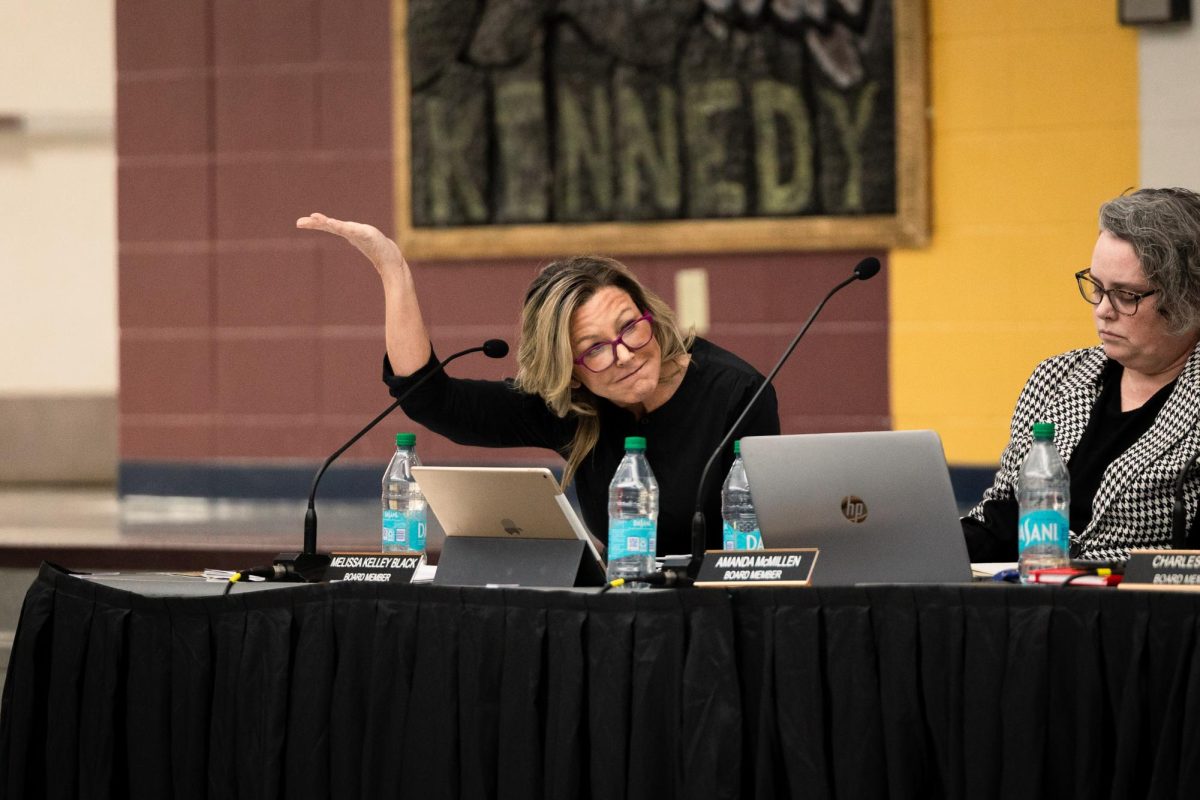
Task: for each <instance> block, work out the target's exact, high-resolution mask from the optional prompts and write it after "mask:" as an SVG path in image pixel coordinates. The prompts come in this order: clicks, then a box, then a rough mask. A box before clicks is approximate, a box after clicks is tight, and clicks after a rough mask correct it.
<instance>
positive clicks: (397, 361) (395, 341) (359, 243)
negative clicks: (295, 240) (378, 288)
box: [296, 213, 430, 375]
mask: <svg viewBox="0 0 1200 800" xmlns="http://www.w3.org/2000/svg"><path fill="white" fill-rule="evenodd" d="M296 227H297V228H302V229H304V230H313V231H325V232H326V233H332V234H334V235H336V236H340V237H342V238H343V239H345V240H346V241H347V242H349V243H350V244H352V245H354V246H355V247H357V248H358V250H359V252H361V253H362V254H363V255H364V256H366V257H367V258H368V259H370V261H371V263H372V264H373V265H374V266H375V271H376V272H378V273H379V278H380V280H382V281H383V300H384V338H385V341H386V344H387V354H388V359H389V360H390V361H391V362H392V369H393V370H395V372H396V374H397V375H411V374H412V373H414V372H416V371H417V370H419V369H420V368H421V367H423V366H425V362H426V361H428V360H429V353H430V345H429V332H428V331H426V330H425V321H424V320H423V319H422V318H421V306H420V304H419V303H418V302H417V291H416V286H415V285H414V283H413V278H412V270H410V269H409V267H408V262H407V261H405V259H404V254H403V253H401V252H400V248H399V247H397V246H396V243H395V242H393V241H392V240H391V239H389V238H388V237H386V236H384V235H383V234H382V233H381V232H380V231H379V229H378V228H376V227H375V226H374V225H364V224H363V223H361V222H346V221H343V220H339V219H333V218H331V217H327V216H325V215H324V214H318V213H313V214H309V215H308V216H307V217H301V218H300V219H298V220H296Z"/></svg>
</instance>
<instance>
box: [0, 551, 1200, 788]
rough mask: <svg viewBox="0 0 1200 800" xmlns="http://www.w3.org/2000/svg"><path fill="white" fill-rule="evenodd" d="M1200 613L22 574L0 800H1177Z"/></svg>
mask: <svg viewBox="0 0 1200 800" xmlns="http://www.w3.org/2000/svg"><path fill="white" fill-rule="evenodd" d="M1198 609H1200V597H1197V596H1195V595H1190V594H1168V593H1161V594H1160V593H1152V592H1137V591H1116V590H1111V589H1095V588H1082V587H1077V588H1051V587H1020V586H1000V585H941V586H890V585H879V586H865V587H831V588H807V589H788V590H784V589H776V590H771V589H755V590H741V591H725V590H683V591H642V592H628V591H626V592H610V593H607V594H597V593H595V592H581V591H538V590H528V589H525V590H521V589H471V588H451V587H438V586H389V585H347V584H327V585H308V586H296V587H292V588H290V589H288V590H283V591H271V592H253V593H246V594H235V595H232V596H230V597H161V596H156V597H151V596H146V595H144V594H139V593H135V592H129V591H123V590H120V589H115V588H112V587H109V586H104V585H98V584H97V583H95V582H93V581H88V580H84V579H81V578H79V577H76V576H72V575H68V574H65V573H63V572H60V571H58V570H56V569H53V568H51V567H49V566H44V567H43V568H42V570H41V572H40V575H39V577H38V578H37V580H36V581H35V583H34V584H33V585H32V587H31V588H30V589H29V592H28V595H27V598H26V601H25V606H24V609H23V611H22V616H21V622H20V627H19V629H18V632H17V638H16V641H15V643H14V647H13V653H12V658H11V662H10V666H9V672H8V678H7V682H6V684H5V688H4V696H3V706H2V709H0V791H3V792H4V796H6V797H9V798H34V797H43V796H51V797H58V796H78V797H114V798H117V797H119V798H125V797H130V798H141V797H145V798H170V797H181V798H182V797H197V798H201V797H208V798H237V797H254V798H288V799H289V800H295V798H310V797H311V798H325V797H336V798H343V797H345V798H351V797H353V798H359V797H420V798H458V797H468V798H476V797H479V798H506V797H512V798H533V797H554V798H559V797H561V798H587V797H592V798H604V799H605V800H608V799H609V798H622V797H630V798H656V799H661V798H684V797H687V798H693V797H694V798H704V797H722V798H723V797H729V798H732V797H745V798H751V797H753V798H776V797H816V798H822V797H826V798H832V797H837V798H883V797H901V798H907V797H911V798H925V797H969V798H992V797H1022V798H1036V797H1047V798H1060V797H1080V798H1083V797H1086V798H1097V797H1113V798H1124V797H1180V798H1182V797H1195V796H1197V790H1198V789H1200V652H1198V649H1197V648H1198V647H1200V644H1198V637H1197V622H1198V619H1200V616H1198V614H1197V611H1198Z"/></svg>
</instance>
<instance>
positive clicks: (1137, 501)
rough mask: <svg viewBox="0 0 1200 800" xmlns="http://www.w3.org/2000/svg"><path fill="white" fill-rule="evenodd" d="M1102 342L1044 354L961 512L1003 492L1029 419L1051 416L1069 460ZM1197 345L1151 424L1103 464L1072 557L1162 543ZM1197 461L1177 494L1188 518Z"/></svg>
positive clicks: (1093, 388) (1198, 435) (1188, 428)
mask: <svg viewBox="0 0 1200 800" xmlns="http://www.w3.org/2000/svg"><path fill="white" fill-rule="evenodd" d="M1107 360H1108V359H1107V357H1106V356H1105V355H1104V348H1103V347H1093V348H1089V349H1086V350H1072V351H1071V352H1069V353H1063V354H1062V355H1057V356H1054V357H1053V358H1049V359H1046V360H1045V361H1043V362H1042V363H1041V364H1039V365H1038V367H1037V369H1035V370H1034V371H1033V375H1031V376H1030V378H1029V380H1028V381H1027V382H1026V384H1025V388H1024V389H1023V390H1022V391H1021V396H1020V398H1018V400H1017V408H1016V411H1014V412H1013V417H1012V426H1011V429H1010V433H1009V440H1008V446H1007V447H1005V448H1004V453H1003V455H1002V456H1001V457H1000V469H999V471H998V472H997V473H996V480H995V482H994V483H993V484H992V486H991V488H989V489H988V490H987V491H986V492H984V495H983V501H982V502H980V504H979V505H977V506H975V508H973V509H971V511H970V513H969V516H971V517H974V518H975V519H977V520H979V521H980V522H982V521H983V503H984V502H987V501H988V500H1009V499H1012V498H1014V497H1015V496H1016V491H1015V488H1014V487H1015V486H1016V480H1017V475H1018V473H1019V472H1020V469H1021V462H1022V461H1023V460H1024V459H1025V455H1026V454H1027V453H1028V452H1029V448H1030V446H1031V444H1032V441H1033V431H1032V426H1033V423H1034V422H1053V423H1054V444H1055V445H1056V446H1057V447H1058V452H1059V453H1060V454H1061V455H1062V457H1063V460H1064V461H1066V462H1067V466H1068V469H1069V468H1070V459H1071V453H1072V452H1073V451H1074V450H1075V446H1076V445H1077V444H1079V438H1080V437H1081V436H1082V435H1083V431H1084V429H1085V428H1086V427H1087V424H1088V418H1089V417H1090V416H1091V413H1092V408H1093V407H1094V406H1095V404H1096V399H1097V398H1098V397H1099V396H1100V389H1101V373H1102V371H1103V369H1104V365H1105V363H1106V362H1107ZM1198 420H1200V346H1198V347H1197V348H1196V349H1195V350H1193V351H1192V355H1191V356H1190V357H1189V358H1188V360H1187V363H1186V364H1185V365H1184V368H1183V372H1182V373H1180V375H1179V378H1178V380H1177V382H1176V384H1175V388H1174V389H1173V390H1172V392H1171V395H1170V397H1168V398H1167V402H1166V404H1165V405H1164V406H1163V408H1162V410H1161V411H1159V413H1158V417H1157V418H1156V419H1155V420H1154V424H1153V425H1151V426H1150V430H1148V431H1147V432H1146V433H1145V434H1143V436H1142V437H1141V438H1140V439H1138V441H1137V442H1135V443H1134V445H1133V446H1132V447H1130V448H1129V449H1128V450H1127V451H1125V453H1123V454H1122V455H1121V456H1120V457H1119V458H1117V459H1116V460H1115V461H1113V462H1112V463H1111V464H1109V465H1108V468H1107V469H1106V470H1105V471H1104V477H1103V479H1102V480H1101V482H1100V488H1099V489H1098V490H1097V492H1096V497H1095V500H1094V501H1093V504H1092V521H1091V523H1090V524H1089V525H1088V526H1087V528H1085V529H1084V530H1083V531H1081V532H1075V531H1072V532H1071V554H1072V556H1074V557H1076V558H1094V559H1125V558H1128V557H1129V551H1130V550H1131V549H1135V548H1142V547H1170V540H1171V508H1172V506H1173V505H1174V494H1175V481H1176V479H1177V478H1178V476H1179V473H1180V471H1181V470H1182V469H1183V467H1184V465H1185V464H1186V463H1187V460H1188V459H1189V458H1190V457H1191V456H1192V455H1193V454H1195V453H1196V451H1197V450H1198V449H1200V430H1197V421H1198ZM1196 473H1200V469H1196V470H1193V474H1192V476H1191V477H1190V478H1189V480H1188V482H1187V484H1186V488H1185V490H1184V495H1185V498H1186V506H1187V517H1188V526H1189V529H1190V526H1191V522H1192V519H1193V518H1194V517H1195V516H1196V513H1197V508H1198V506H1200V476H1197V474H1196Z"/></svg>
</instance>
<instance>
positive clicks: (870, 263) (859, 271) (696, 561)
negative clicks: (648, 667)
mask: <svg viewBox="0 0 1200 800" xmlns="http://www.w3.org/2000/svg"><path fill="white" fill-rule="evenodd" d="M879 267H880V264H879V259H878V258H875V257H874V256H868V257H867V258H864V259H863V260H862V261H859V262H858V264H856V265H855V266H854V274H852V275H851V276H850V277H849V278H846V279H845V280H844V281H842V282H841V283H839V284H838V285H837V286H834V287H833V288H832V289H830V290H829V294H827V295H825V298H824V299H823V300H822V301H821V302H820V303H818V304H817V307H816V308H814V309H813V312H812V313H811V314H809V315H808V319H807V320H806V321H805V323H804V325H803V327H801V328H800V332H799V333H797V334H796V337H795V338H794V339H792V343H791V344H789V345H788V348H787V350H785V351H784V353H783V356H782V357H781V358H780V359H779V361H778V362H777V363H776V364H775V367H774V368H773V369H772V370H771V372H770V374H768V375H767V377H766V378H765V379H764V380H763V382H762V385H760V386H759V387H758V391H757V392H755V393H754V396H753V397H751V398H750V400H749V402H747V403H746V407H745V408H743V409H742V413H741V414H740V415H738V418H737V419H736V420H734V423H733V425H731V426H730V427H729V430H728V432H726V434H725V436H724V438H722V439H721V443H720V444H718V445H717V448H716V449H715V450H714V451H713V454H712V455H711V456H709V459H708V462H707V463H705V465H704V471H703V472H701V473H700V483H699V485H698V486H697V487H696V512H695V513H694V514H693V515H692V559H691V561H690V562H688V567H687V574H688V577H690V578H695V577H696V574H697V573H699V571H700V563H701V562H702V561H703V560H704V542H705V527H706V526H705V519H704V487H705V485H706V484H707V483H708V473H709V472H710V471H711V470H712V466H713V464H714V463H715V462H716V460H717V457H718V456H720V455H721V453H723V452H725V448H727V447H728V446H729V442H730V440H731V439H733V436H734V434H735V433H737V430H738V428H739V427H740V426H741V424H742V422H743V421H744V420H745V419H746V416H747V415H748V414H749V413H750V411H751V410H753V408H754V407H755V406H756V405H757V404H758V398H759V397H761V396H762V393H763V392H764V391H765V390H766V388H767V387H768V386H770V385H771V381H773V380H775V376H776V375H777V374H778V373H779V370H780V368H782V367H783V365H784V363H785V362H786V361H787V360H788V358H789V357H790V356H791V355H792V351H793V350H795V349H796V345H797V344H799V343H800V339H801V338H803V336H804V334H805V333H806V332H807V331H808V329H809V326H811V325H812V324H813V320H815V319H816V318H817V315H818V314H820V313H821V309H823V308H824V307H825V304H826V303H828V302H829V298H831V297H833V296H834V295H835V294H837V293H838V292H839V291H841V290H842V289H843V288H845V287H846V286H849V285H850V284H852V283H854V282H855V281H865V280H870V279H871V278H874V277H875V275H876V274H877V273H878V272H879Z"/></svg>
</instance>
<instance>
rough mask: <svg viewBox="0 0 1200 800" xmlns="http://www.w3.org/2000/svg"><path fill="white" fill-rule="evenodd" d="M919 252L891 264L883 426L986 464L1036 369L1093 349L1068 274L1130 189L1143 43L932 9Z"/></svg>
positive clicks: (1054, 6)
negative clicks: (924, 434)
mask: <svg viewBox="0 0 1200 800" xmlns="http://www.w3.org/2000/svg"><path fill="white" fill-rule="evenodd" d="M929 32H930V50H929V52H930V72H929V77H930V98H931V105H932V117H931V134H932V135H931V140H932V153H931V155H932V162H931V163H932V187H931V188H932V192H931V196H932V203H933V217H932V219H933V237H932V240H931V245H930V246H929V247H927V248H923V249H919V250H895V251H893V252H892V254H891V260H890V265H891V283H890V286H891V301H890V302H891V320H892V322H891V341H890V369H891V387H892V416H893V424H894V426H895V427H896V428H898V429H912V428H933V429H935V430H937V431H939V432H940V433H941V435H942V439H943V442H944V444H945V447H946V457H947V459H948V460H949V461H950V463H952V464H963V465H966V464H979V465H989V464H995V463H997V461H998V460H999V457H1000V451H1001V450H1002V449H1003V447H1004V443H1005V441H1006V438H1007V432H1008V422H1009V417H1010V415H1011V413H1012V409H1013V406H1014V404H1015V402H1016V399H1017V394H1018V392H1019V391H1020V389H1021V386H1022V385H1023V383H1024V381H1025V379H1026V378H1027V377H1028V375H1029V372H1030V371H1031V370H1032V369H1033V367H1034V365H1036V364H1037V362H1038V361H1040V360H1041V359H1043V358H1045V357H1046V356H1049V355H1053V354H1054V353H1058V352H1061V351H1063V350H1068V349H1071V348H1074V347H1084V346H1090V345H1092V344H1096V343H1097V342H1096V337H1095V333H1094V329H1093V327H1092V324H1091V321H1090V314H1089V311H1090V309H1089V307H1088V306H1087V305H1086V304H1085V303H1084V302H1083V301H1082V300H1081V299H1080V297H1079V294H1078V292H1077V291H1076V289H1075V285H1074V281H1073V280H1072V277H1071V275H1072V273H1074V272H1076V271H1077V270H1079V269H1082V268H1083V267H1084V266H1086V265H1087V263H1088V260H1089V259H1090V257H1091V249H1092V244H1093V243H1094V241H1095V238H1096V212H1097V209H1098V207H1099V205H1100V203H1102V202H1103V201H1104V200H1106V199H1108V198H1110V197H1113V196H1115V195H1117V194H1120V193H1121V192H1122V191H1124V190H1125V189H1126V188H1129V187H1131V186H1134V185H1135V184H1136V183H1137V166H1138V141H1137V101H1138V96H1137V91H1138V89H1137V86H1138V84H1137V77H1138V74H1137V70H1138V64H1137V34H1136V32H1135V31H1134V30H1133V29H1130V28H1122V27H1120V26H1119V25H1118V24H1117V21H1116V4H1115V3H1112V2H1096V0H1054V2H1049V3H1047V2H1045V0H969V2H964V0H931V2H930V3H929Z"/></svg>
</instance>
